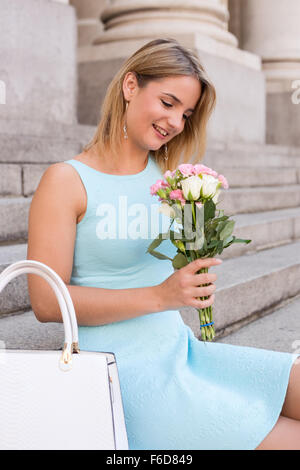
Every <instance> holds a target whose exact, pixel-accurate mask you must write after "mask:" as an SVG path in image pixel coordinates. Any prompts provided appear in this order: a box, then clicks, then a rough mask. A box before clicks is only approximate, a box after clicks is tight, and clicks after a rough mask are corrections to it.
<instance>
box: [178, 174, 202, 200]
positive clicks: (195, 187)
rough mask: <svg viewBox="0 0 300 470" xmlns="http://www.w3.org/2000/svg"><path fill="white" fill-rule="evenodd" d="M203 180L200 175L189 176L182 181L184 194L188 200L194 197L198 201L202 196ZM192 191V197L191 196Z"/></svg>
mask: <svg viewBox="0 0 300 470" xmlns="http://www.w3.org/2000/svg"><path fill="white" fill-rule="evenodd" d="M201 186H202V181H201V179H200V178H199V176H195V175H194V176H189V177H188V178H186V179H184V180H182V181H181V188H182V192H183V196H184V198H185V199H186V200H190V199H192V200H193V201H197V199H199V196H200V191H201ZM189 193H190V197H189Z"/></svg>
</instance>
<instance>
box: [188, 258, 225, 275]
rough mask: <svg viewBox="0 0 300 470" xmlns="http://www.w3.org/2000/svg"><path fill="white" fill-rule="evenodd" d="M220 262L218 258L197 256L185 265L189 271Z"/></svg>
mask: <svg viewBox="0 0 300 470" xmlns="http://www.w3.org/2000/svg"><path fill="white" fill-rule="evenodd" d="M221 263H222V260H221V259H218V258H199V259H196V260H195V261H192V262H191V263H189V264H188V265H187V266H186V267H187V269H188V270H189V271H190V272H191V273H195V272H197V271H199V269H201V268H209V267H210V266H218V265H219V264H221Z"/></svg>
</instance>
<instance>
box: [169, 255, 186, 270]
mask: <svg viewBox="0 0 300 470" xmlns="http://www.w3.org/2000/svg"><path fill="white" fill-rule="evenodd" d="M172 264H173V268H175V269H180V268H183V267H184V266H186V265H187V264H189V262H188V260H187V259H186V257H185V256H184V255H183V254H182V253H178V254H177V255H176V256H174V258H173V261H172Z"/></svg>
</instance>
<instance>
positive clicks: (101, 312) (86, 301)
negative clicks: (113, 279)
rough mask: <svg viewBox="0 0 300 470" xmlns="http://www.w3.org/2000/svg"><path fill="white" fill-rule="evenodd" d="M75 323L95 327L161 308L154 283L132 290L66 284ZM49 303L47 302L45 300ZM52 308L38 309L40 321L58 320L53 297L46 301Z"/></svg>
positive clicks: (58, 310)
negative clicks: (47, 309) (74, 313)
mask: <svg viewBox="0 0 300 470" xmlns="http://www.w3.org/2000/svg"><path fill="white" fill-rule="evenodd" d="M67 288H68V290H69V292H70V295H71V298H72V301H73V304H74V308H75V312H76V317H77V322H78V325H81V326H96V325H104V324H107V323H113V322H116V321H121V320H127V319H129V318H134V317H138V316H141V315H146V314H147V313H154V312H160V311H162V310H165V308H164V307H163V302H162V300H161V299H160V293H159V289H158V286H153V287H138V288H135V289H134V288H133V289H103V288H98V287H86V286H73V285H68V284H67ZM47 304H48V305H49V301H48V302H47ZM50 305H51V307H52V310H51V311H50V310H49V311H48V312H47V311H44V312H43V313H42V312H41V313H40V315H39V317H38V319H39V320H40V321H42V322H49V321H51V322H61V321H62V318H61V313H60V309H59V305H58V302H57V300H56V298H55V297H54V296H53V298H52V299H51V300H50Z"/></svg>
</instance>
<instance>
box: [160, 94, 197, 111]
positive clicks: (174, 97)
mask: <svg viewBox="0 0 300 470" xmlns="http://www.w3.org/2000/svg"><path fill="white" fill-rule="evenodd" d="M163 94H164V95H168V96H170V97H171V98H173V100H175V101H177V103H179V104H182V103H181V101H180V99H179V98H177V96H175V95H172V93H166V92H164V91H163ZM187 111H191V112H192V113H193V112H194V111H195V109H192V108H189V109H187Z"/></svg>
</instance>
